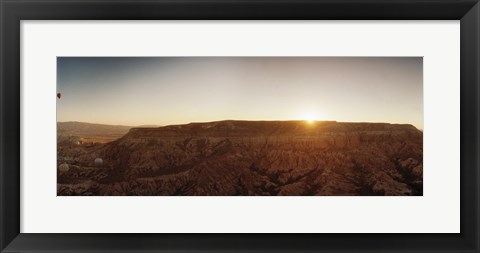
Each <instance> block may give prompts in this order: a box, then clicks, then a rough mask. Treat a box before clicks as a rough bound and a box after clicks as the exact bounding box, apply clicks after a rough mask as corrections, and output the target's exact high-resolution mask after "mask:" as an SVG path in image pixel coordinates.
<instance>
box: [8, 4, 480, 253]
mask: <svg viewBox="0 0 480 253" xmlns="http://www.w3.org/2000/svg"><path fill="white" fill-rule="evenodd" d="M0 15H1V27H0V37H1V41H0V43H1V44H0V55H1V57H0V68H1V72H0V75H1V79H0V82H1V83H0V96H1V97H0V99H1V107H0V119H1V125H0V173H1V174H0V180H1V185H0V191H1V192H0V193H1V195H0V207H1V214H0V233H1V236H0V249H1V252H87V251H88V252H94V251H95V252H97V251H99V252H100V251H101V252H118V251H121V252H146V251H148V252H151V251H164V252H166V251H168V252H186V251H193V252H211V251H217V252H227V251H228V252H267V251H270V252H277V251H286V252H306V251H309V252H361V251H364V252H372V251H377V252H440V251H441V252H479V249H480V244H479V243H480V242H479V237H480V236H479V227H480V226H479V224H480V223H479V215H478V213H479V193H480V188H479V186H480V178H479V175H480V173H479V148H478V147H479V137H480V135H479V130H480V128H479V120H478V115H479V108H480V100H479V96H480V93H479V92H480V89H479V88H480V86H479V84H480V83H479V70H480V65H479V63H480V39H479V38H480V37H479V36H480V26H479V24H480V4H479V3H478V0H138V1H135V0H83V1H80V0H0ZM149 19H154V20H164V19H166V20H197V19H208V20H249V19H251V20H297V19H298V20H317V19H320V20H460V23H461V28H460V36H461V51H460V53H461V71H460V74H461V79H460V81H461V119H460V120H461V136H460V138H461V201H460V205H461V207H460V208H461V233H457V234H24V233H20V165H21V164H20V148H21V146H20V127H21V125H20V112H21V101H20V34H21V33H20V21H21V20H149ZM38 85H42V84H38ZM445 134H448V133H445ZM438 222H442V221H441V220H439V221H438Z"/></svg>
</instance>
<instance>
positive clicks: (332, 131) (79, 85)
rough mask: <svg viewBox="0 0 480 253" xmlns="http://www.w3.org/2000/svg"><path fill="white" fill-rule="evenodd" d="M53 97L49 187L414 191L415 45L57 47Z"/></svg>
mask: <svg viewBox="0 0 480 253" xmlns="http://www.w3.org/2000/svg"><path fill="white" fill-rule="evenodd" d="M52 99H56V103H57V168H56V172H57V196H423V58H422V57H57V94H56V97H55V98H53V94H52ZM52 169H53V168H52Z"/></svg>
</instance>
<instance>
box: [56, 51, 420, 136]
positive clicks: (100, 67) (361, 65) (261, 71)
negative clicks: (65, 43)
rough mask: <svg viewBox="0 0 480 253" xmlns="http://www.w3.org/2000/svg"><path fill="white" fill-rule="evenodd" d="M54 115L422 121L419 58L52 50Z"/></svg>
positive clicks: (172, 120) (129, 120) (164, 121)
mask: <svg viewBox="0 0 480 253" xmlns="http://www.w3.org/2000/svg"><path fill="white" fill-rule="evenodd" d="M57 92H60V93H61V94H62V96H61V98H60V99H57V121H59V122H64V121H80V122H89V123H100V124H113V125H127V126H139V125H162V126H164V125H173V124H186V123H190V122H209V121H218V120H227V119H230V120H335V121H339V122H387V123H402V124H412V125H414V126H415V127H417V128H419V129H423V58H421V57H58V58H57Z"/></svg>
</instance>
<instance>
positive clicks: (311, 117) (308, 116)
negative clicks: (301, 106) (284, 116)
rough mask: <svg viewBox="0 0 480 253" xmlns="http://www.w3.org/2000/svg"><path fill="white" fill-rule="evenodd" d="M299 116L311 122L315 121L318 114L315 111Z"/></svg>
mask: <svg viewBox="0 0 480 253" xmlns="http://www.w3.org/2000/svg"><path fill="white" fill-rule="evenodd" d="M300 118H301V119H302V120H305V121H306V122H308V123H310V124H313V123H314V122H315V121H317V120H318V116H317V114H316V113H305V114H303V115H302V117H300Z"/></svg>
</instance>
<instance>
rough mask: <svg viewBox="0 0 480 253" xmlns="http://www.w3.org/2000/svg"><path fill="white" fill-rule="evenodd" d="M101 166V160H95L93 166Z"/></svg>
mask: <svg viewBox="0 0 480 253" xmlns="http://www.w3.org/2000/svg"><path fill="white" fill-rule="evenodd" d="M102 165H103V160H102V158H97V159H95V166H102Z"/></svg>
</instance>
